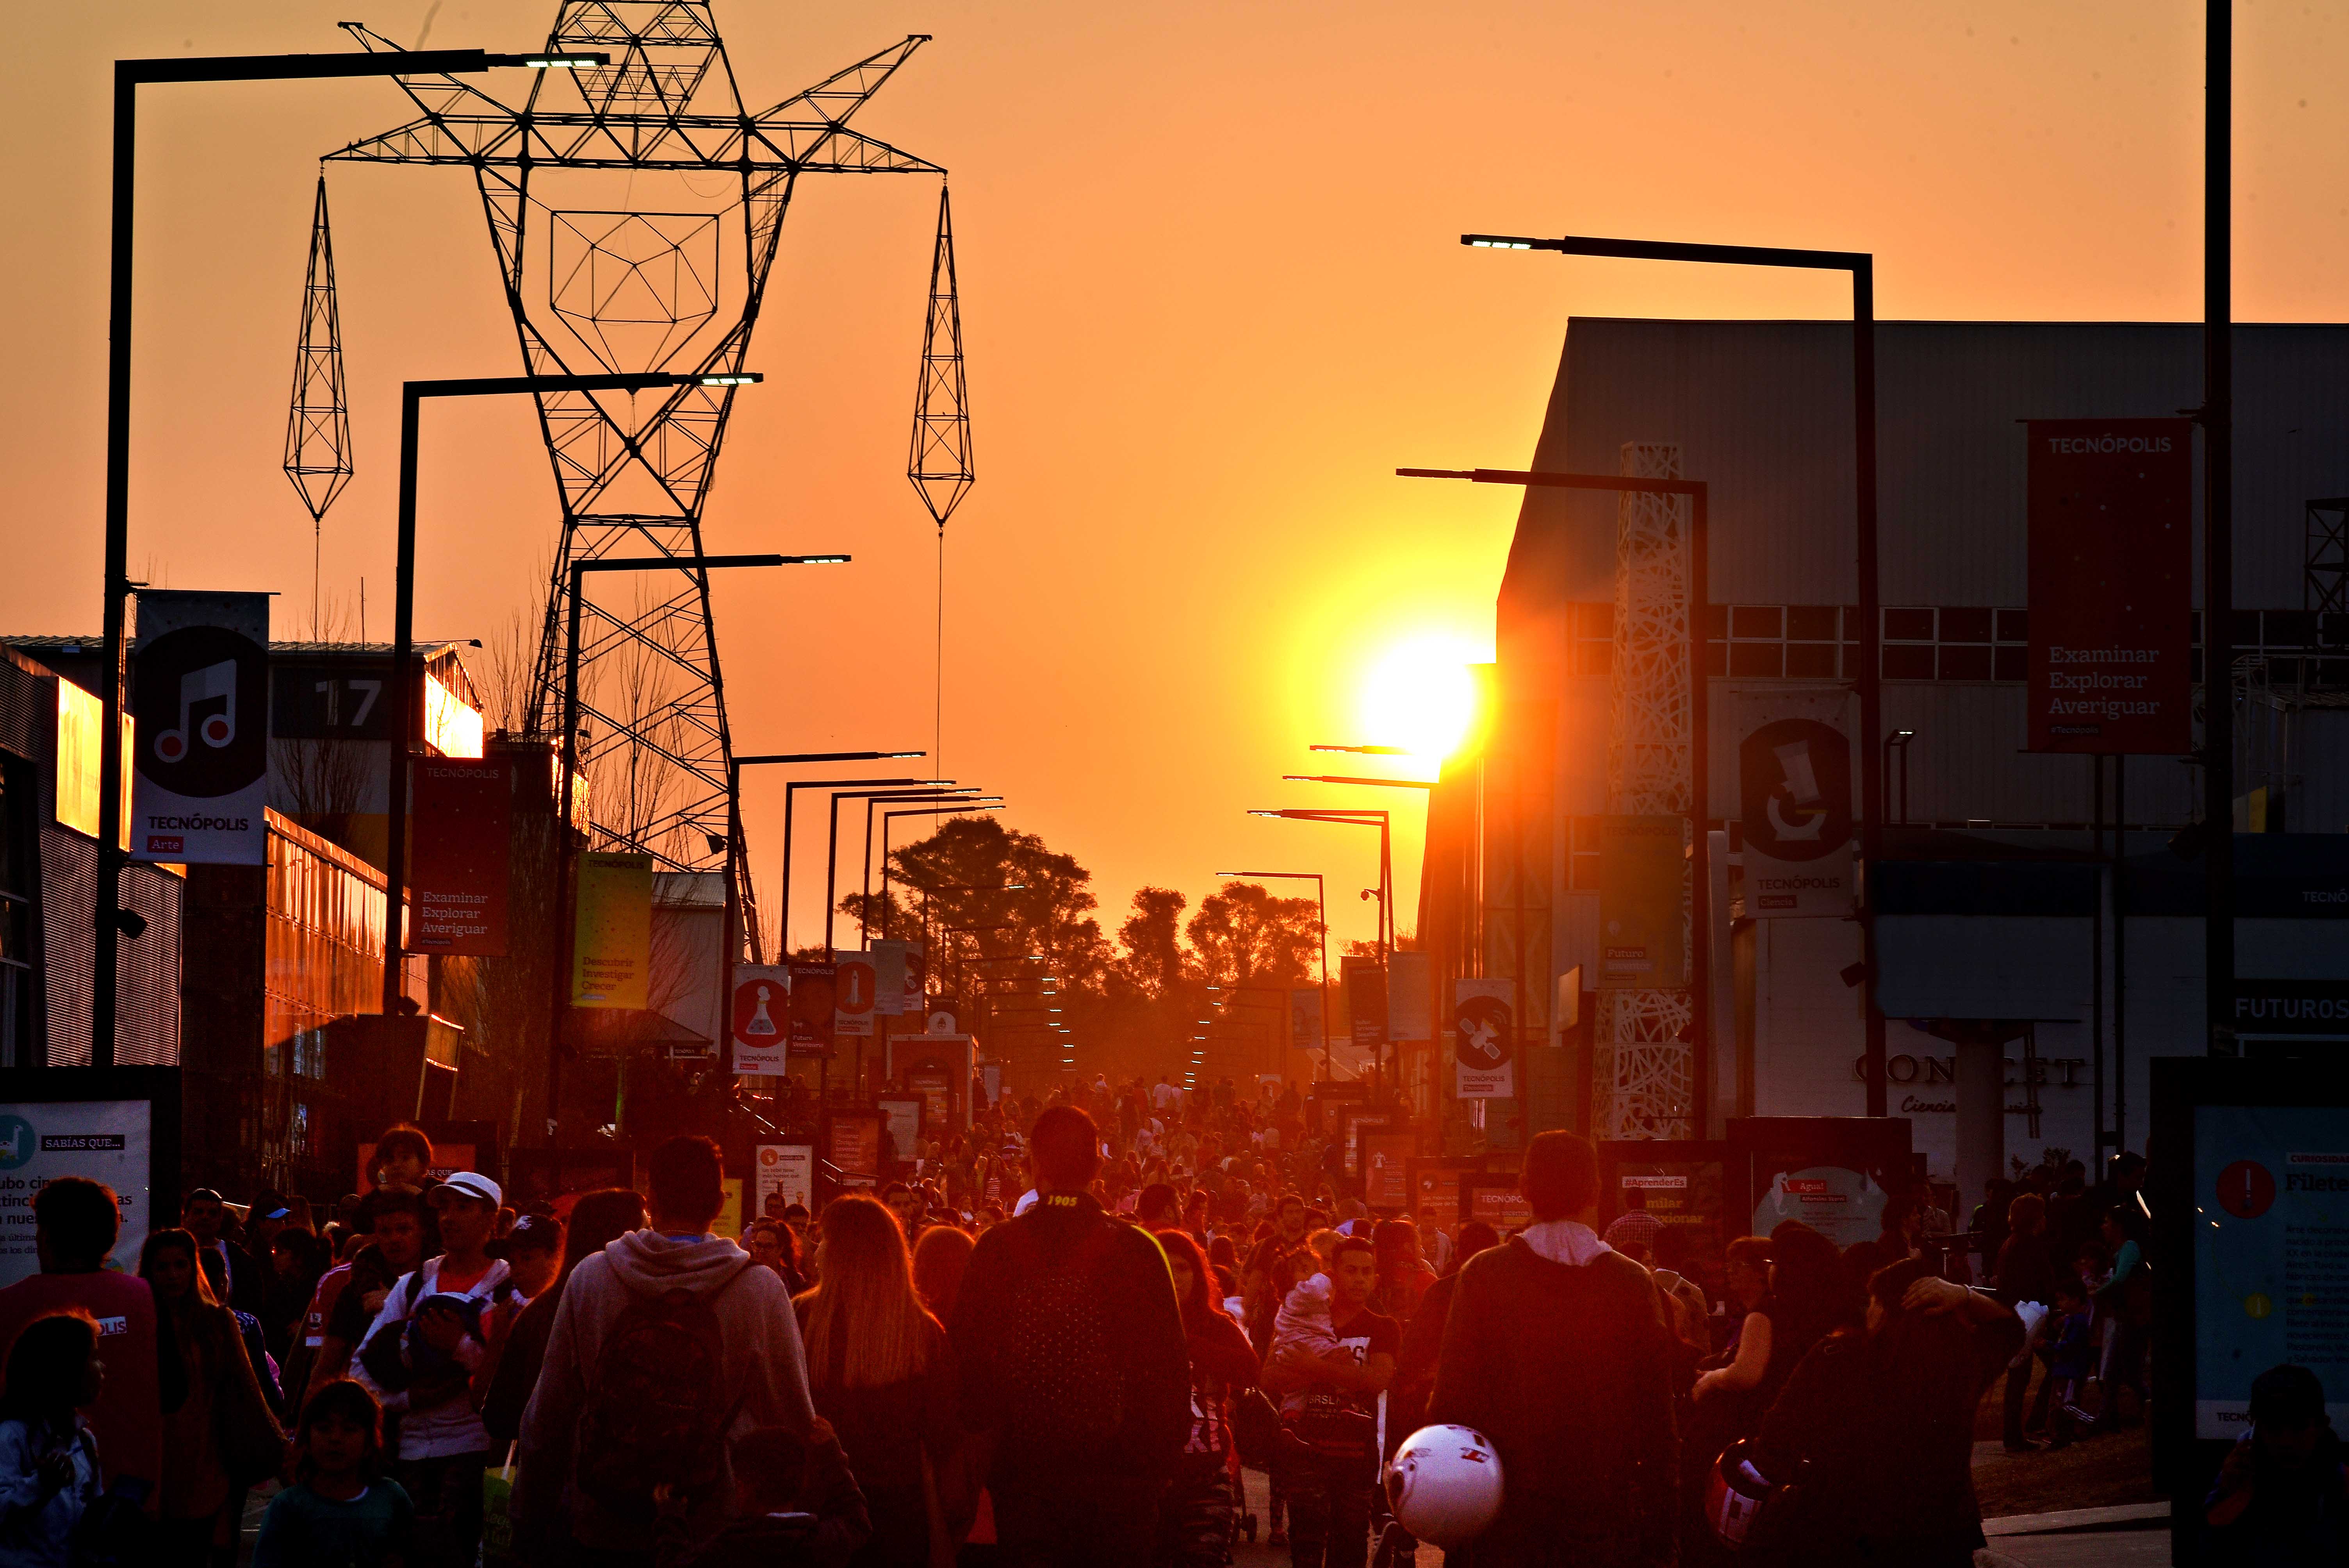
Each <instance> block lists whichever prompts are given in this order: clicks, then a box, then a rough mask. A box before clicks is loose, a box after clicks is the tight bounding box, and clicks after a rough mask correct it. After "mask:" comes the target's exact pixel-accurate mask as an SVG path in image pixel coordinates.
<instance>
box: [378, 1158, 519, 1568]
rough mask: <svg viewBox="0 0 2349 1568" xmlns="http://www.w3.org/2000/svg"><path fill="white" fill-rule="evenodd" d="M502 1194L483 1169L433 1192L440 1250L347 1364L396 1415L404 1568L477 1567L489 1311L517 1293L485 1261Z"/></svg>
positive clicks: (394, 1293)
mask: <svg viewBox="0 0 2349 1568" xmlns="http://www.w3.org/2000/svg"><path fill="white" fill-rule="evenodd" d="M504 1201H505V1194H504V1193H503V1192H502V1191H500V1190H499V1187H498V1184H497V1183H496V1182H495V1181H491V1180H490V1179H489V1178H488V1177H486V1176H484V1175H481V1173H480V1172H479V1171H458V1172H456V1174H454V1175H452V1176H450V1178H449V1179H448V1180H447V1181H443V1182H441V1183H440V1185H438V1186H436V1187H434V1188H433V1189H432V1191H431V1203H432V1209H433V1212H434V1213H436V1214H437V1215H438V1216H439V1217H440V1244H441V1249H442V1250H441V1253H440V1256H438V1257H433V1258H427V1259H426V1260H425V1261H424V1264H423V1266H422V1267H420V1268H419V1269H417V1270H416V1271H415V1272H414V1273H412V1274H404V1275H402V1276H401V1277H400V1279H399V1282H398V1284H395V1285H393V1286H392V1289H391V1294H390V1295H388V1296H387V1297H386V1298H385V1299H384V1304H383V1310H382V1311H380V1312H378V1314H377V1315H376V1319H375V1323H374V1325H373V1326H370V1327H369V1328H368V1330H367V1337H366V1339H365V1340H364V1341H362V1342H361V1346H360V1350H359V1353H358V1354H357V1356H356V1357H352V1359H351V1376H352V1377H355V1378H357V1380H358V1381H359V1383H360V1384H361V1385H363V1386H364V1387H366V1388H367V1391H368V1392H369V1393H371V1394H373V1395H374V1396H375V1397H376V1398H377V1399H378V1400H379V1401H381V1403H382V1405H383V1408H384V1410H385V1412H386V1413H387V1414H393V1415H397V1416H398V1418H399V1446H398V1452H397V1454H396V1455H395V1456H394V1465H393V1476H394V1479H396V1480H398V1482H399V1484H400V1485H401V1487H403V1488H404V1489H405V1490H406V1491H407V1492H408V1495H409V1501H412V1502H413V1503H414V1504H415V1507H416V1533H415V1539H414V1542H413V1545H412V1547H411V1549H410V1551H409V1554H408V1562H409V1568H470V1565H471V1563H472V1561H473V1558H474V1554H475V1553H476V1551H477V1549H478V1548H479V1547H480V1545H481V1471H482V1470H483V1469H484V1468H485V1467H486V1466H487V1465H488V1463H489V1460H490V1434H489V1429H487V1428H485V1427H483V1426H482V1425H481V1417H480V1416H478V1415H476V1414H475V1413H474V1411H473V1401H472V1398H471V1386H472V1377H473V1373H474V1372H475V1371H476V1370H477V1369H478V1368H479V1367H481V1365H482V1364H483V1363H484V1362H486V1361H488V1360H489V1358H490V1347H489V1346H488V1345H487V1343H485V1341H484V1337H483V1329H482V1309H483V1308H484V1307H486V1306H488V1305H492V1303H494V1302H496V1301H498V1300H499V1299H500V1298H501V1296H502V1295H511V1294H512V1284H511V1283H510V1281H509V1278H508V1273H509V1271H508V1270H507V1267H506V1262H505V1260H504V1259H503V1258H493V1257H492V1256H490V1255H489V1253H488V1250H487V1249H488V1246H489V1243H490V1240H491V1238H492V1236H494V1235H495V1234H496V1233H497V1226H498V1206H499V1205H500V1204H501V1203H502V1202H504Z"/></svg>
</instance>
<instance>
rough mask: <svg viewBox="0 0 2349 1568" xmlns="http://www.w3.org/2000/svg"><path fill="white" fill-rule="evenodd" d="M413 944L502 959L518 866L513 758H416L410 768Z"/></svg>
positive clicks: (415, 947)
mask: <svg viewBox="0 0 2349 1568" xmlns="http://www.w3.org/2000/svg"><path fill="white" fill-rule="evenodd" d="M513 791H514V765H513V759H512V758H507V757H490V758H480V757H419V758H415V759H414V760H413V761H412V762H411V763H410V765H409V801H410V805H409V812H410V814H411V815H412V816H413V818H414V819H415V831H414V833H413V836H412V837H410V839H409V850H408V868H409V871H408V940H407V944H406V945H407V947H408V948H409V951H411V952H416V953H445V954H471V955H475V956H480V957H487V958H500V957H503V956H504V955H505V951H506V895H507V892H508V886H509V883H510V882H511V880H512V864H513Z"/></svg>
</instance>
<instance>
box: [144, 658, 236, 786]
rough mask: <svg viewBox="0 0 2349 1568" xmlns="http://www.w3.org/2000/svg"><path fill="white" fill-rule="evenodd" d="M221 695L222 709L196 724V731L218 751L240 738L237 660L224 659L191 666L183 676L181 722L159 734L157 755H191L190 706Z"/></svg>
mask: <svg viewBox="0 0 2349 1568" xmlns="http://www.w3.org/2000/svg"><path fill="white" fill-rule="evenodd" d="M214 697H219V698H221V699H222V701H223V702H224V703H225V705H226V706H225V707H223V708H222V711H220V712H219V713H208V714H206V715H204V717H203V721H202V723H201V724H199V725H197V726H196V734H197V735H198V736H199V737H200V738H202V740H203V743H204V744H205V745H206V746H209V747H211V748H212V749H213V750H215V751H217V750H219V749H220V748H222V747H223V746H226V745H227V744H228V743H229V742H230V741H232V740H234V739H235V738H236V661H235V660H234V659H222V661H221V662H220V663H219V664H216V665H205V666H204V667H203V668H202V669H200V670H191V671H189V672H188V673H187V674H186V675H184V676H181V677H180V722H179V725H178V727H176V728H172V729H167V730H165V731H163V732H162V733H161V734H160V735H158V736H157V737H156V738H155V755H156V756H158V757H160V758H162V759H163V760H164V761H166V762H179V761H181V760H183V759H185V758H186V757H187V755H188V710H189V709H190V708H192V707H195V706H196V704H198V703H200V702H208V701H210V700H212V698H214Z"/></svg>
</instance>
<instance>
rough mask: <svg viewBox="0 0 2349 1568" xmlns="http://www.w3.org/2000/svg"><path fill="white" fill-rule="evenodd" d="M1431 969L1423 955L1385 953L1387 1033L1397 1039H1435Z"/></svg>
mask: <svg viewBox="0 0 2349 1568" xmlns="http://www.w3.org/2000/svg"><path fill="white" fill-rule="evenodd" d="M1434 984H1435V970H1434V965H1433V961H1432V960H1431V958H1430V956H1429V955H1428V954H1424V953H1391V954H1387V1032H1388V1033H1389V1034H1391V1035H1392V1036H1393V1037H1395V1038H1396V1039H1398V1040H1432V1039H1433V1038H1435V998H1434V996H1433V994H1432V992H1433V986H1434Z"/></svg>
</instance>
